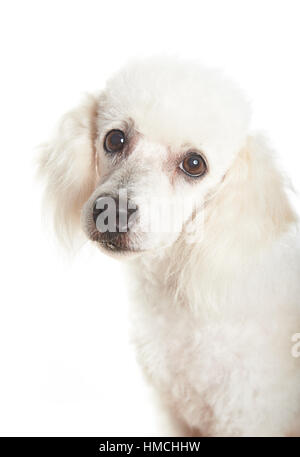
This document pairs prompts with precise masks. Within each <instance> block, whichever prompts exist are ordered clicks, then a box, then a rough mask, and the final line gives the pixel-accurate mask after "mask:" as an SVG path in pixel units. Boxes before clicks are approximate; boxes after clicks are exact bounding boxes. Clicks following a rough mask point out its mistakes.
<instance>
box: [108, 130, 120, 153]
mask: <svg viewBox="0 0 300 457" xmlns="http://www.w3.org/2000/svg"><path fill="white" fill-rule="evenodd" d="M124 144H125V135H124V133H123V132H122V131H121V130H111V131H110V132H108V133H107V135H106V137H105V140H104V149H105V151H106V152H110V153H114V152H121V151H122V149H123V148H124Z"/></svg>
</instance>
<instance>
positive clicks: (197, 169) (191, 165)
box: [179, 152, 207, 178]
mask: <svg viewBox="0 0 300 457" xmlns="http://www.w3.org/2000/svg"><path fill="white" fill-rule="evenodd" d="M179 168H181V170H182V171H184V173H185V174H187V175H189V176H192V177H194V178H197V177H199V176H202V175H203V174H204V173H205V172H206V170H207V166H206V163H205V161H204V159H203V157H201V156H200V155H199V154H197V153H195V152H194V153H191V154H189V155H188V156H186V158H185V159H184V160H183V161H182V162H181V163H180V165H179Z"/></svg>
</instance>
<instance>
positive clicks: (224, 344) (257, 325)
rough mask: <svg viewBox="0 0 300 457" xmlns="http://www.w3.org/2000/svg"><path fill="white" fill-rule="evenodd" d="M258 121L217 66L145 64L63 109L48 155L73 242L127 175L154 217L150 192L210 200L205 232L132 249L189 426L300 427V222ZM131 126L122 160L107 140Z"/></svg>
mask: <svg viewBox="0 0 300 457" xmlns="http://www.w3.org/2000/svg"><path fill="white" fill-rule="evenodd" d="M249 117H250V114H249V108H248V104H247V102H246V101H245V100H244V98H243V96H242V94H241V92H240V90H239V89H237V88H236V87H235V86H234V85H233V84H232V83H231V82H230V81H228V80H227V79H226V78H225V77H224V76H222V75H220V74H219V73H218V72H216V71H213V70H207V69H204V68H202V67H201V66H199V65H198V64H197V63H196V62H188V61H186V62H185V61H183V62H181V61H177V60H176V59H172V58H167V59H165V58H152V59H147V60H144V61H134V62H131V63H129V64H128V65H127V66H126V67H125V68H124V69H123V70H122V71H121V72H119V73H118V74H116V75H115V76H114V77H113V78H112V79H111V80H110V81H109V82H108V84H107V87H106V88H105V90H104V91H103V92H101V93H100V94H99V95H98V94H96V95H91V96H89V97H87V98H86V100H85V101H84V102H83V104H82V105H81V106H79V107H78V108H76V109H75V110H73V111H72V112H70V113H68V114H67V115H66V116H65V117H64V118H63V120H62V122H61V123H60V125H59V128H58V130H57V133H56V135H55V137H54V139H53V140H52V141H51V142H50V143H48V144H47V145H45V147H44V148H43V153H42V156H41V162H40V164H41V171H42V172H43V173H44V174H45V176H46V183H47V189H46V198H47V200H48V201H49V200H51V201H52V206H53V210H54V218H55V223H56V227H57V228H58V231H59V233H60V235H61V236H62V237H63V238H66V235H68V236H70V234H71V236H73V234H74V231H75V230H77V229H78V228H80V227H81V225H80V219H81V220H82V222H83V226H84V230H85V231H86V232H87V231H88V226H89V223H90V217H89V211H90V209H91V203H92V202H93V201H94V199H95V197H97V196H98V195H100V194H107V193H115V192H116V191H117V189H118V188H119V187H120V185H121V184H122V186H125V187H126V188H127V190H128V192H129V194H130V197H131V198H132V199H133V200H134V201H135V202H137V203H138V207H139V211H140V213H141V215H143V212H144V213H145V212H146V211H147V208H146V204H145V202H146V198H147V197H148V196H149V195H151V196H152V197H154V196H156V197H157V198H161V197H164V198H168V199H169V201H170V204H171V202H174V203H175V204H176V202H177V201H178V199H179V197H182V196H184V198H185V199H186V200H187V201H193V202H195V201H196V203H197V202H199V204H201V205H202V207H203V208H204V213H203V214H204V224H203V225H202V224H201V227H200V226H199V227H198V229H199V233H198V235H199V236H198V237H197V227H196V237H195V238H194V241H193V242H191V240H190V239H188V238H187V233H186V231H185V227H186V226H184V227H183V229H182V231H181V233H179V234H176V235H174V234H173V235H170V234H157V233H156V234H151V233H147V234H142V233H139V231H137V234H138V235H137V236H136V237H135V238H134V239H131V244H130V246H131V247H133V248H138V250H139V251H142V252H140V253H139V254H135V255H133V256H128V257H126V256H125V257H124V262H125V263H126V264H127V266H128V270H129V271H130V273H131V276H130V278H131V282H133V283H134V284H135V286H134V287H133V296H134V297H135V300H134V302H135V303H136V306H133V313H132V314H133V324H134V325H133V334H134V340H135V343H136V347H137V351H138V357H139V360H140V363H141V365H142V366H143V368H144V370H145V373H146V374H147V376H148V378H149V379H150V380H151V382H152V383H153V384H154V385H155V386H156V388H157V391H158V392H159V394H160V396H161V398H162V401H163V403H164V404H165V405H166V407H167V408H169V410H170V415H171V416H172V417H173V418H176V420H177V421H178V422H179V423H180V424H181V425H182V431H181V433H182V434H184V433H197V434H199V435H200V434H201V435H209V436H247V435H248V436H249V435H250V436H278V435H284V436H288V435H300V359H299V358H296V357H292V355H291V347H292V342H291V338H292V335H293V334H295V333H297V332H300V305H299V297H300V282H299V277H300V262H299V258H300V250H299V248H300V246H299V242H298V236H297V219H296V216H295V214H294V213H293V210H292V209H291V207H290V204H289V201H288V199H287V196H286V193H285V187H286V183H285V181H284V179H283V177H282V174H281V172H280V170H279V169H278V167H277V166H276V165H275V161H274V155H273V152H272V150H271V149H270V148H269V146H268V144H267V142H266V140H265V139H264V138H263V137H261V136H260V135H250V134H249V131H248V123H249ZM128 126H131V127H130V128H132V129H133V130H134V132H135V133H134V135H135V136H134V138H135V139H134V141H133V144H132V146H131V152H130V154H128V157H126V159H124V160H123V162H122V163H121V164H118V165H112V163H111V162H110V161H109V159H108V158H107V157H106V155H105V153H104V151H103V141H104V137H105V135H106V133H107V131H109V130H111V129H114V128H117V129H123V130H124V129H126V128H129V127H128ZM132 126H133V127H132ZM193 147H194V148H197V150H200V151H201V152H202V153H203V154H204V155H205V157H206V159H207V162H208V167H209V169H208V172H207V173H206V175H205V176H204V177H203V178H201V179H198V180H197V182H195V181H193V180H192V179H191V180H189V179H186V177H184V176H183V175H181V174H180V172H179V173H178V169H177V168H176V167H175V166H173V165H172V164H174V163H177V162H176V160H177V157H178V156H179V155H180V154H183V153H184V150H186V149H189V148H193ZM175 168H176V169H175ZM192 181H193V182H192ZM187 222H188V220H185V223H187ZM128 236H129V235H128Z"/></svg>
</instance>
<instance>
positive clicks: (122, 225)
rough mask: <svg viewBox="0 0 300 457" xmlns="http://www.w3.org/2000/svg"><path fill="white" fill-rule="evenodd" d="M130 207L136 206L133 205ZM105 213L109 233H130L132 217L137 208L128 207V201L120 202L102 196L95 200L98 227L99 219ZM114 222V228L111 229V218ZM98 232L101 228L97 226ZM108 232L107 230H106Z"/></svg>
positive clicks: (95, 217) (95, 216) (94, 207)
mask: <svg viewBox="0 0 300 457" xmlns="http://www.w3.org/2000/svg"><path fill="white" fill-rule="evenodd" d="M130 206H134V205H132V203H131V205H130ZM104 211H106V214H105V218H107V219H108V221H106V222H108V227H109V231H113V232H128V231H129V229H130V225H131V219H130V217H131V216H132V215H133V214H134V213H135V212H136V211H137V207H136V206H134V208H132V207H130V208H129V207H128V202H127V201H121V202H120V201H119V199H118V198H114V197H111V196H100V197H98V198H97V199H96V200H95V203H94V206H93V219H94V222H95V224H96V225H97V219H98V217H99V216H100V214H102V213H103V212H104ZM110 217H111V220H112V221H113V222H114V224H113V225H114V227H110V224H109V222H110V221H109V218H110ZM97 228H98V230H99V227H98V226H97ZM105 230H106V231H107V228H106V229H105Z"/></svg>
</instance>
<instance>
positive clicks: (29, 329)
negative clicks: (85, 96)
mask: <svg viewBox="0 0 300 457" xmlns="http://www.w3.org/2000/svg"><path fill="white" fill-rule="evenodd" d="M299 13H300V2H299V1H297V0H295V1H293V0H282V1H276V0H269V1H268V0H249V1H247V0H243V1H241V0H236V1H233V0H226V1H223V0H220V1H214V0H206V1H199V0H197V1H189V0H185V1H176V0H171V1H169V0H165V1H161V0H160V1H155V0H151V1H143V0H140V1H131V0H125V1H124V0H123V1H120V0H114V1H113V2H109V1H102V0H98V1H90V0H84V1H76V0H70V1H68V0H59V1H55V0H51V1H31V0H27V1H14V0H11V1H9V2H8V1H7V2H2V3H1V6H0V46H1V53H0V56H1V57H0V59H1V60H0V63H1V73H0V78H1V85H0V117H1V119H0V120H1V134H0V146H1V148H0V153H1V167H0V173H1V176H0V185H1V192H0V198H1V213H0V218H1V233H2V236H1V241H0V243H1V246H0V258H1V269H2V271H1V290H0V294H1V297H0V300H1V301H0V435H2V436H3V435H4V436H5V435H22V436H23V435H25V436H26V435H31V436H38V435H50V436H56V435H57V436H59V435H68V436H76V435H80V436H86V435H98V436H106V435H110V436H117V435H119V436H128V435H133V436H138V435H153V434H157V433H159V430H162V429H160V428H159V426H158V425H157V421H156V415H155V411H154V410H155V408H154V406H153V402H152V400H151V396H150V392H149V390H148V388H147V387H146V385H145V384H144V382H143V378H142V375H141V373H140V371H139V369H138V368H137V366H136V362H135V357H134V353H133V350H132V348H131V347H130V344H129V342H128V318H127V309H128V306H127V301H126V298H125V297H126V287H125V284H124V281H123V279H122V278H123V276H122V273H121V267H120V265H119V263H118V262H116V261H114V260H112V259H109V258H107V257H105V256H101V255H100V254H99V252H98V251H96V250H95V251H94V250H93V249H91V247H90V246H88V245H87V246H86V247H84V249H83V250H82V251H81V252H80V253H79V254H78V256H77V257H76V258H75V260H73V261H72V262H70V261H68V260H66V259H65V258H64V257H63V256H62V255H61V254H60V252H59V251H58V250H57V249H56V247H55V243H54V242H53V240H52V239H50V238H49V235H48V234H46V232H45V231H44V230H43V228H42V224H41V211H40V193H41V189H40V187H39V185H37V184H36V182H35V180H34V163H33V158H34V154H35V146H36V145H38V144H39V143H40V142H41V141H44V140H45V139H47V138H48V137H49V135H50V133H51V130H52V127H53V125H54V124H55V122H56V121H57V119H58V118H59V116H60V115H61V114H62V113H63V112H64V111H66V110H67V109H69V108H71V107H72V106H74V105H75V104H76V103H77V101H78V100H79V99H80V96H81V95H82V93H84V92H86V91H93V90H99V89H101V87H102V86H103V84H104V82H105V79H106V77H107V76H108V75H110V74H111V72H112V71H114V70H116V69H117V68H118V67H119V66H120V64H122V63H123V62H125V61H126V60H127V59H128V57H132V56H144V55H149V54H154V53H160V54H161V53H168V54H170V53H171V54H176V55H182V56H191V57H193V58H194V57H198V58H199V59H200V60H201V61H202V62H203V63H204V64H207V65H213V66H217V67H221V68H223V69H224V70H225V71H226V73H227V74H228V75H230V76H232V77H233V78H234V79H235V80H236V81H237V82H238V83H239V84H240V85H241V86H242V87H243V88H244V90H245V92H246V93H247V94H248V96H249V98H250V100H251V102H252V107H253V128H261V129H262V130H264V131H265V132H266V134H267V135H268V136H269V137H270V139H271V142H272V144H273V146H274V147H275V149H277V151H278V153H279V154H280V156H281V163H282V166H283V167H284V169H285V170H286V171H287V173H288V174H289V175H290V177H291V178H292V182H293V184H294V186H295V188H296V189H297V190H298V191H299V165H300V159H299V152H300V135H299V130H300V129H299V106H300V90H299V81H300V64H299V42H300V28H299ZM294 202H295V204H296V205H297V206H298V208H299V199H298V197H295V198H294Z"/></svg>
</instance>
